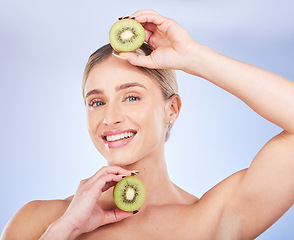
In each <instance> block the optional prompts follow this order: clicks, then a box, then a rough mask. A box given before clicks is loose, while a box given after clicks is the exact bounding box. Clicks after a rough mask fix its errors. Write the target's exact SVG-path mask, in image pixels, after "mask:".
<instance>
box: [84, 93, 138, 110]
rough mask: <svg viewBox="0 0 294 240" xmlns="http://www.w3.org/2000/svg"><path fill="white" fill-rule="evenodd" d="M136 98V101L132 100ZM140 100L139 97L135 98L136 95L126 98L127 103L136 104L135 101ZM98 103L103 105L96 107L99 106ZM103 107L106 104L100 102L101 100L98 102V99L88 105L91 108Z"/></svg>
mask: <svg viewBox="0 0 294 240" xmlns="http://www.w3.org/2000/svg"><path fill="white" fill-rule="evenodd" d="M134 98H135V100H130V99H134ZM139 100H141V99H140V98H139V97H138V96H135V95H129V96H127V97H126V98H125V101H128V102H135V101H139ZM98 103H101V104H100V105H98V106H95V104H98ZM103 105H105V103H104V102H102V101H100V100H97V99H94V100H92V101H91V102H90V103H89V104H88V106H89V107H100V106H103Z"/></svg>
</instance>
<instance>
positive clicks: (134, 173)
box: [131, 171, 139, 176]
mask: <svg viewBox="0 0 294 240" xmlns="http://www.w3.org/2000/svg"><path fill="white" fill-rule="evenodd" d="M131 175H133V176H137V175H139V171H131Z"/></svg>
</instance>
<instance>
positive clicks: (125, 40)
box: [109, 18, 145, 52]
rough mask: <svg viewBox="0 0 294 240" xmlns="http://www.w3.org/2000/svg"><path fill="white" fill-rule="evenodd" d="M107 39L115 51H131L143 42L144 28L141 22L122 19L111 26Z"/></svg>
mask: <svg viewBox="0 0 294 240" xmlns="http://www.w3.org/2000/svg"><path fill="white" fill-rule="evenodd" d="M109 40H110V44H111V46H112V48H113V49H114V50H116V51H117V52H132V51H135V50H136V49H138V48H139V47H140V46H141V45H142V44H143V42H144V40H145V30H144V28H143V26H142V25H141V23H139V22H137V21H136V20H134V19H130V18H128V19H122V20H119V21H117V22H116V23H115V24H114V25H113V26H112V27H111V29H110V31H109Z"/></svg>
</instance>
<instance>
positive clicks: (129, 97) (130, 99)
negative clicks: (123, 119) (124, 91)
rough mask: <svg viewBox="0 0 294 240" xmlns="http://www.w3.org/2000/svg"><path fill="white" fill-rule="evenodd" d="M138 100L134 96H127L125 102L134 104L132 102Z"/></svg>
mask: <svg viewBox="0 0 294 240" xmlns="http://www.w3.org/2000/svg"><path fill="white" fill-rule="evenodd" d="M138 100H140V98H138V97H136V96H128V97H127V98H126V101H128V102H134V101H138Z"/></svg>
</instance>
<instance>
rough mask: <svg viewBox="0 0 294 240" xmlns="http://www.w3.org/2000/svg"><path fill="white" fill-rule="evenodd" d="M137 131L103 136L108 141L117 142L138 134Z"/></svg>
mask: <svg viewBox="0 0 294 240" xmlns="http://www.w3.org/2000/svg"><path fill="white" fill-rule="evenodd" d="M136 133H137V132H124V133H119V134H114V135H108V136H103V137H102V138H103V139H104V140H105V141H107V142H116V141H120V140H123V139H127V138H130V137H133V136H134V135H136Z"/></svg>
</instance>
